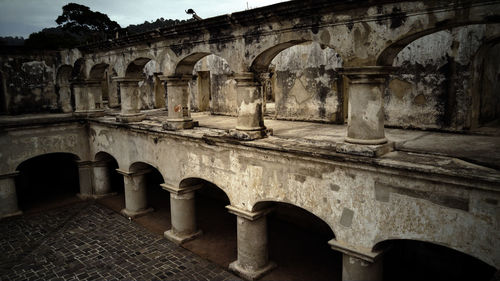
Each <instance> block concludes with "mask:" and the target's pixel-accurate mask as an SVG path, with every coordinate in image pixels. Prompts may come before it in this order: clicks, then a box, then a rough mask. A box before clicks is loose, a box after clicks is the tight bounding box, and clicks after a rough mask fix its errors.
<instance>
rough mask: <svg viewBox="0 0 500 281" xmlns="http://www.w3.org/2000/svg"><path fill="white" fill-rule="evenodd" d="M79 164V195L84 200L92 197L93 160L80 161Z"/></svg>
mask: <svg viewBox="0 0 500 281" xmlns="http://www.w3.org/2000/svg"><path fill="white" fill-rule="evenodd" d="M77 166H78V177H79V181H80V193H78V194H77V196H78V197H80V199H83V200H86V199H89V198H92V196H93V192H92V190H93V188H92V182H93V179H92V169H93V168H92V161H78V162H77Z"/></svg>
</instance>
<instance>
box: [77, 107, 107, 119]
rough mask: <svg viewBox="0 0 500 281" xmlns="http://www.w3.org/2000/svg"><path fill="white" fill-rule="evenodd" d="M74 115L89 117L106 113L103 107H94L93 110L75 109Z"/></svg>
mask: <svg viewBox="0 0 500 281" xmlns="http://www.w3.org/2000/svg"><path fill="white" fill-rule="evenodd" d="M73 115H74V116H76V117H83V118H90V117H101V116H104V115H106V113H105V112H104V109H94V110H81V111H80V110H77V111H75V112H73Z"/></svg>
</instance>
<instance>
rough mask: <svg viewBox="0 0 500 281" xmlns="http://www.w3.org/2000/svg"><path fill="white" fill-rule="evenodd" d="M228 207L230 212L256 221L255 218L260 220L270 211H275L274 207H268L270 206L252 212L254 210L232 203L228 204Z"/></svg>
mask: <svg viewBox="0 0 500 281" xmlns="http://www.w3.org/2000/svg"><path fill="white" fill-rule="evenodd" d="M226 209H227V210H228V212H229V213H231V214H233V215H237V216H238V217H242V218H245V219H247V220H250V221H254V220H258V219H260V218H261V217H263V216H265V215H267V214H269V213H270V212H272V211H273V209H274V208H272V207H268V208H264V209H262V210H258V211H253V212H252V211H247V210H243V209H240V208H238V207H235V206H232V205H227V206H226Z"/></svg>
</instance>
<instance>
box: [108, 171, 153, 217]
mask: <svg viewBox="0 0 500 281" xmlns="http://www.w3.org/2000/svg"><path fill="white" fill-rule="evenodd" d="M116 171H117V172H118V173H120V174H122V175H123V179H124V184H125V209H123V210H121V213H122V214H123V215H125V216H126V217H128V218H130V219H134V218H137V217H140V216H143V215H145V214H147V213H149V212H152V211H153V208H148V201H147V196H146V177H145V175H146V174H147V173H149V172H150V171H149V170H140V171H136V172H127V171H122V170H120V169H116Z"/></svg>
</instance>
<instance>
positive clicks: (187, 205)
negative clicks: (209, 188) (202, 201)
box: [160, 183, 202, 244]
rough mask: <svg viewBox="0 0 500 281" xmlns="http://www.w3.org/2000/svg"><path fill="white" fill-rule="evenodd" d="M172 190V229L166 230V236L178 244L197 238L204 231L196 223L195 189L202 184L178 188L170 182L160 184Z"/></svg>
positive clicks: (169, 190)
mask: <svg viewBox="0 0 500 281" xmlns="http://www.w3.org/2000/svg"><path fill="white" fill-rule="evenodd" d="M160 185H161V186H162V188H163V189H165V190H167V191H168V192H170V216H171V222H172V229H170V230H168V231H165V238H167V239H169V240H170V241H173V242H175V243H177V244H182V243H184V242H186V241H189V240H192V239H195V238H196V237H198V236H200V235H201V233H202V231H201V230H199V229H198V227H197V225H196V210H195V190H197V189H199V188H201V187H202V185H201V184H199V185H193V186H189V187H182V188H177V187H174V186H171V185H168V184H165V183H163V184H160Z"/></svg>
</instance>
